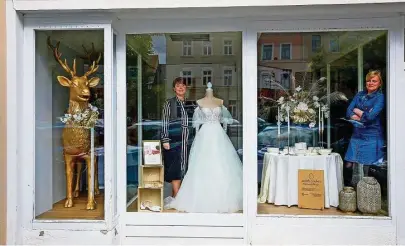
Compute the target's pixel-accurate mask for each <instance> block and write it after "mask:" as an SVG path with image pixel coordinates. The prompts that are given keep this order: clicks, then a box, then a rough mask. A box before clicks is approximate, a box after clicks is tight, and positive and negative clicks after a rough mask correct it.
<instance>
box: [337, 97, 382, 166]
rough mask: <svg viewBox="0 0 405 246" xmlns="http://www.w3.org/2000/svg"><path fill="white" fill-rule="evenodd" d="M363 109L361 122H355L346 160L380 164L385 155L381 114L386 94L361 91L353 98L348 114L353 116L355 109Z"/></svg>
mask: <svg viewBox="0 0 405 246" xmlns="http://www.w3.org/2000/svg"><path fill="white" fill-rule="evenodd" d="M354 108H358V109H360V110H362V111H363V115H362V117H361V118H360V122H361V123H362V124H363V125H360V124H353V125H354V128H353V135H352V137H351V139H350V144H349V147H348V149H347V152H346V156H345V160H346V161H349V162H354V163H360V164H363V165H378V164H379V163H380V160H381V159H382V158H383V157H384V152H383V146H384V136H383V132H382V126H381V120H380V114H381V112H382V110H383V109H384V95H383V94H382V93H381V92H380V91H376V92H374V93H371V94H367V92H366V91H361V92H359V93H357V95H356V96H355V97H354V98H353V101H352V102H351V103H350V105H349V108H348V109H347V112H346V116H347V117H348V118H351V117H352V116H353V115H354V113H353V109H354Z"/></svg>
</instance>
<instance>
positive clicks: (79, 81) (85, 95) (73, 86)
mask: <svg viewBox="0 0 405 246" xmlns="http://www.w3.org/2000/svg"><path fill="white" fill-rule="evenodd" d="M59 44H60V42H59V41H58V43H57V44H56V47H55V46H53V45H52V43H51V38H50V37H48V46H49V48H50V49H52V51H53V56H54V58H55V60H56V61H57V62H58V63H59V65H61V67H62V68H63V69H64V70H65V71H66V72H67V73H68V74H69V75H70V78H67V77H65V76H58V77H57V79H58V81H59V84H61V85H62V86H66V87H69V88H70V96H69V98H70V100H72V101H76V102H88V101H89V99H90V88H91V87H95V86H97V85H98V83H99V82H100V78H97V77H93V78H91V79H88V77H89V76H90V75H91V74H93V73H95V72H96V71H97V69H98V63H99V61H100V58H101V53H100V54H99V56H98V59H97V60H93V62H92V65H91V66H90V67H89V70H88V71H87V72H86V73H85V74H84V75H83V76H78V75H76V59H73V66H72V68H73V69H71V68H70V67H69V65H68V64H67V62H66V59H65V61H64V62H62V60H61V57H62V53H60V52H59ZM93 48H94V46H93ZM86 53H87V52H86ZM88 57H89V59H90V58H91V56H90V55H89V56H88Z"/></svg>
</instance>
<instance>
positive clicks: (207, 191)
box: [170, 122, 243, 213]
mask: <svg viewBox="0 0 405 246" xmlns="http://www.w3.org/2000/svg"><path fill="white" fill-rule="evenodd" d="M242 182H243V176H242V163H241V161H240V159H239V156H238V154H237V152H236V150H235V147H234V146H233V144H232V142H231V141H230V139H229V137H228V135H227V134H226V133H225V131H224V130H223V128H222V127H221V125H220V124H219V123H218V122H217V123H206V124H204V125H202V127H201V128H200V130H199V131H198V133H197V135H196V137H195V139H194V142H193V145H192V147H191V151H190V156H189V167H188V171H187V174H186V175H185V177H184V179H183V182H182V184H181V187H180V190H179V192H178V194H177V196H176V198H175V199H174V200H173V202H172V204H171V206H170V207H172V208H175V209H177V210H178V211H184V212H191V213H232V212H237V211H241V210H242V208H243V188H242Z"/></svg>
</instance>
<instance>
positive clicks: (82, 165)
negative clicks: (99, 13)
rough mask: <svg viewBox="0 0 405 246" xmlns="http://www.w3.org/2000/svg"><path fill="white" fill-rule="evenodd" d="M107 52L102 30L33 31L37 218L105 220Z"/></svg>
mask: <svg viewBox="0 0 405 246" xmlns="http://www.w3.org/2000/svg"><path fill="white" fill-rule="evenodd" d="M58 42H60V43H59V45H57V43H58ZM83 47H84V48H83ZM103 53H104V34H103V31H102V30H97V31H96V30H94V31H89V30H87V31H36V33H35V56H36V57H35V217H36V219H78V218H80V219H97V220H99V219H104V192H103V190H104V165H105V163H104V147H103V146H104V127H103V119H104V76H103V75H104V71H103V69H104V67H103V66H104V59H103V58H104V56H103ZM65 59H66V60H65ZM65 61H66V62H65ZM93 62H94V64H95V66H93V65H92V64H93ZM92 160H93V162H92ZM88 174H91V176H92V179H93V181H91V180H88V179H87V177H88ZM89 184H90V185H89ZM93 192H94V194H95V196H93V195H91V194H93ZM89 194H90V199H89V198H88V195H89ZM95 201H96V202H95Z"/></svg>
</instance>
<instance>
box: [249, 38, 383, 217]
mask: <svg viewBox="0 0 405 246" xmlns="http://www.w3.org/2000/svg"><path fill="white" fill-rule="evenodd" d="M321 40H325V42H326V43H327V44H330V48H329V49H328V47H325V49H324V48H322V47H321V45H320V41H321ZM265 42H267V43H274V45H275V47H280V49H281V51H280V52H281V60H276V59H274V60H272V61H260V62H259V64H258V71H257V72H258V81H257V83H258V138H257V141H258V152H257V153H258V154H257V155H258V165H259V166H258V174H257V175H258V182H259V184H258V185H259V198H258V213H259V214H306V215H310V214H312V215H342V216H344V215H347V213H345V212H348V211H352V212H354V213H353V214H354V215H361V214H363V215H374V216H387V215H388V214H389V211H388V200H387V199H388V194H387V192H388V188H387V180H388V177H387V173H388V165H389V163H388V162H387V153H388V152H387V151H388V148H387V145H386V140H387V133H386V132H387V120H388V118H387V112H386V105H387V102H388V99H389V98H388V97H387V90H386V88H387V83H389V81H387V62H388V61H387V32H386V31H358V32H355V31H351V32H330V33H329V32H324V33H316V34H313V33H259V36H258V56H259V55H260V52H261V49H260V48H259V47H260V45H261V44H263V43H265ZM280 42H282V44H280ZM292 47H293V50H292V51H291V48H292ZM315 48H316V49H315ZM287 51H288V52H287ZM291 54H292V57H293V60H291V61H289V62H288V63H286V62H285V61H282V60H283V59H284V58H286V57H287V55H291ZM287 167H288V168H287ZM276 170H277V171H276ZM305 175H307V176H305ZM308 175H309V176H308ZM314 180H316V182H312V181H314ZM311 182H312V183H311ZM311 184H313V186H311ZM314 187H315V188H314ZM344 187H345V188H344ZM353 191H356V192H357V193H356V194H357V196H356V195H355V193H353ZM364 194H367V197H365V195H364ZM356 201H357V206H356V204H355V203H356ZM314 204H315V205H314ZM380 204H381V206H380ZM306 207H307V208H311V209H305V210H304V209H301V208H306ZM321 207H325V209H324V210H319V208H321ZM352 209H353V210H352ZM353 214H352V215H353Z"/></svg>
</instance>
